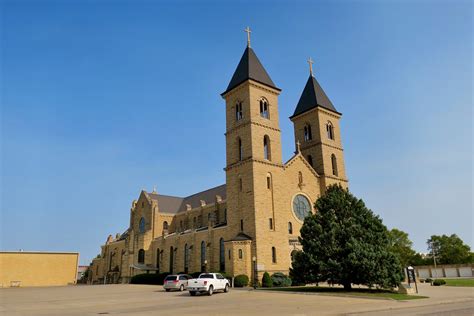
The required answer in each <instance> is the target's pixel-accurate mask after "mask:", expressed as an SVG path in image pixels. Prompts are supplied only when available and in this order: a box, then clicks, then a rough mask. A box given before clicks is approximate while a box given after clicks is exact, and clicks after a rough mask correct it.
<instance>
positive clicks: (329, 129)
mask: <svg viewBox="0 0 474 316" xmlns="http://www.w3.org/2000/svg"><path fill="white" fill-rule="evenodd" d="M326 132H327V134H328V138H329V139H333V140H334V127H333V126H332V123H331V122H328V123H327V124H326Z"/></svg>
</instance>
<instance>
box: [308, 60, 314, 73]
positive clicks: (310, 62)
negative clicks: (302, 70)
mask: <svg viewBox="0 0 474 316" xmlns="http://www.w3.org/2000/svg"><path fill="white" fill-rule="evenodd" d="M313 63H314V61H313V60H312V59H311V57H310V58H309V59H308V64H309V74H310V75H311V76H312V75H313Z"/></svg>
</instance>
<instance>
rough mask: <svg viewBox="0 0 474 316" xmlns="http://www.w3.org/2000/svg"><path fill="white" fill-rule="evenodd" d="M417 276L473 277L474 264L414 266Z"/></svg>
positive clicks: (421, 277) (422, 277) (423, 277)
mask: <svg viewBox="0 0 474 316" xmlns="http://www.w3.org/2000/svg"><path fill="white" fill-rule="evenodd" d="M414 268H415V271H416V276H417V277H418V278H420V279H426V278H472V277H474V264H472V263H471V264H440V265H436V269H435V267H434V265H433V266H416V267H414Z"/></svg>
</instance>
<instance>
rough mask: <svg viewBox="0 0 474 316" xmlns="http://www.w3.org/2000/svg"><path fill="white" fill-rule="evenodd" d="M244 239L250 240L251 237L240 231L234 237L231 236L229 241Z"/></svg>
mask: <svg viewBox="0 0 474 316" xmlns="http://www.w3.org/2000/svg"><path fill="white" fill-rule="evenodd" d="M244 240H252V237H250V236H249V235H247V234H244V233H242V232H240V233H238V234H237V235H236V236H235V237H234V238H232V239H231V240H229V241H244Z"/></svg>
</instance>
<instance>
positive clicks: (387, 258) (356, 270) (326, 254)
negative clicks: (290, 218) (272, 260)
mask: <svg viewBox="0 0 474 316" xmlns="http://www.w3.org/2000/svg"><path fill="white" fill-rule="evenodd" d="M315 206H316V209H317V212H316V214H314V215H310V216H308V217H306V219H305V221H304V224H303V227H302V228H301V237H300V238H299V239H300V242H301V244H302V246H303V252H304V255H301V256H297V257H296V258H295V261H297V262H296V263H295V264H296V266H297V267H298V269H301V266H304V269H303V270H304V271H306V272H307V273H308V274H307V275H308V278H309V281H310V282H314V281H316V282H318V281H329V282H332V283H336V284H341V285H343V286H344V288H345V289H346V290H349V289H351V284H363V285H367V286H369V287H372V286H378V287H382V288H390V287H395V286H398V284H399V283H400V282H401V280H402V278H403V272H402V267H401V265H400V262H399V260H398V258H397V256H396V255H394V254H393V253H392V252H391V251H390V244H389V239H388V231H387V228H386V227H385V226H384V225H383V223H382V220H381V219H380V218H379V217H378V216H376V215H374V214H373V213H372V211H371V210H369V209H367V207H366V206H365V204H364V202H363V201H362V200H360V199H357V198H356V197H354V196H353V195H352V194H351V193H350V192H349V191H348V190H345V189H343V188H342V187H341V186H339V185H332V186H329V187H328V188H327V191H326V193H325V194H324V195H323V196H321V197H320V198H319V199H318V200H317V201H316V205H315ZM294 272H296V271H293V273H294Z"/></svg>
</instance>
